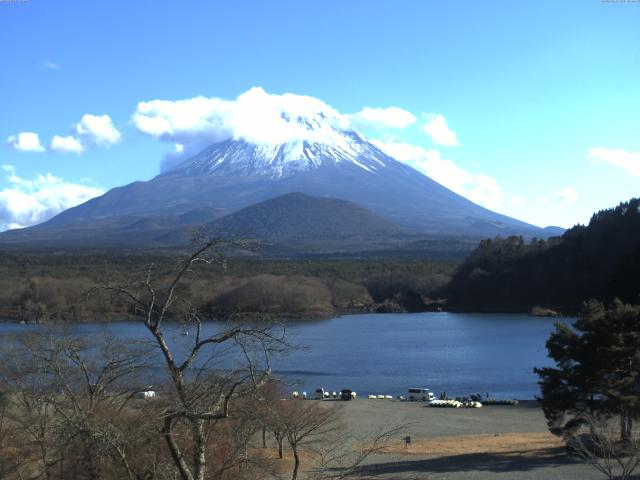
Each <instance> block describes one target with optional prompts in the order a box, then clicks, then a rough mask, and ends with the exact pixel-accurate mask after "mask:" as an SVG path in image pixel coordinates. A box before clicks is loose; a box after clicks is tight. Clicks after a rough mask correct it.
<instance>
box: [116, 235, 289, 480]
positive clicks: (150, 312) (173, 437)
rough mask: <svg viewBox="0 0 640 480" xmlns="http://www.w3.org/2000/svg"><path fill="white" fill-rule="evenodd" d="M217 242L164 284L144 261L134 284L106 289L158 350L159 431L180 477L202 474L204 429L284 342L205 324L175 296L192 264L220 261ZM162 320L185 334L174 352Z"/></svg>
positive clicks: (265, 374) (255, 330)
mask: <svg viewBox="0 0 640 480" xmlns="http://www.w3.org/2000/svg"><path fill="white" fill-rule="evenodd" d="M224 246H226V243H225V242H222V241H218V240H212V241H208V242H207V243H205V244H204V245H202V246H201V247H200V248H198V249H197V250H196V251H195V252H194V253H193V254H191V255H190V256H189V257H188V258H187V259H186V260H184V261H183V262H182V263H181V264H180V265H178V267H177V268H176V270H175V271H174V272H173V274H172V275H171V276H170V277H169V280H168V282H164V283H163V282H161V281H158V282H156V281H155V278H154V274H155V269H154V266H153V265H150V266H149V269H148V271H147V275H146V278H145V279H144V280H143V281H142V282H140V283H139V284H137V285H131V286H117V287H114V286H111V287H109V290H111V291H113V292H115V293H117V294H119V295H122V296H124V297H126V298H127V299H128V300H129V301H130V302H131V304H132V307H133V308H134V310H135V312H136V313H137V314H138V315H139V316H140V318H141V319H142V321H143V323H144V326H145V327H146V329H147V330H148V331H149V333H150V334H151V336H152V338H153V340H154V342H155V345H156V346H157V348H158V349H159V351H160V353H161V357H162V361H163V362H164V368H165V369H166V371H167V373H168V379H167V391H166V392H163V393H164V394H165V395H166V398H165V400H164V401H163V402H164V405H165V406H164V411H163V413H162V428H161V432H162V435H163V437H164V439H165V441H166V444H167V447H168V449H169V452H170V454H171V458H172V459H173V462H174V464H175V466H176V468H177V471H178V474H179V477H180V478H181V479H182V480H204V479H205V477H206V476H207V456H208V447H209V445H208V432H209V431H210V430H211V428H212V426H213V425H215V424H216V423H217V422H219V421H222V420H225V419H228V418H229V417H230V415H231V413H232V410H233V404H234V402H236V401H238V400H239V399H241V398H243V397H248V396H250V395H252V393H253V392H254V391H255V390H256V388H258V387H259V386H260V385H262V384H263V383H265V382H266V381H267V380H268V379H269V378H270V375H271V369H270V367H269V356H270V355H272V354H274V353H276V352H281V351H282V350H283V349H284V348H285V342H284V337H283V335H282V334H277V335H276V334H274V330H273V329H272V328H271V327H269V326H266V327H265V326H252V325H241V324H227V325H225V326H224V327H223V328H219V326H213V327H212V328H211V329H210V328H205V326H204V325H203V321H202V318H201V316H200V313H199V312H198V310H197V309H196V308H195V307H194V306H193V305H191V304H190V303H189V302H188V301H186V300H185V299H183V298H182V297H181V296H180V295H179V289H180V284H181V281H182V280H183V279H184V278H185V276H186V275H188V274H192V273H194V272H195V269H196V268H198V266H199V265H203V264H204V265H211V264H223V263H224V258H223V257H222V256H221V255H219V249H220V248H221V247H224ZM168 322H180V323H181V324H182V325H183V326H184V328H185V329H188V330H185V331H186V332H189V333H191V332H192V335H189V339H190V340H189V345H188V346H187V347H186V349H184V350H183V351H182V352H181V353H180V354H179V353H177V352H176V351H174V350H175V349H173V348H172V344H171V342H170V339H169V338H168V335H167V330H168V329H167V323H168Z"/></svg>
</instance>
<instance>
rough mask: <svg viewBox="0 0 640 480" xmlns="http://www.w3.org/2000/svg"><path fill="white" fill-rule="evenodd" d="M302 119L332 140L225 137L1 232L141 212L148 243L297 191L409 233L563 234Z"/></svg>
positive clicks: (114, 220) (111, 220) (114, 221)
mask: <svg viewBox="0 0 640 480" xmlns="http://www.w3.org/2000/svg"><path fill="white" fill-rule="evenodd" d="M295 121H297V122H298V123H300V125H302V128H305V129H307V130H308V132H310V135H311V134H313V135H316V134H317V135H319V136H318V138H322V139H326V143H323V142H321V141H311V140H309V139H308V138H307V139H304V140H300V139H299V140H293V141H291V142H287V143H283V144H256V143H251V142H247V141H245V140H242V139H238V138H235V139H229V140H224V141H222V142H217V143H215V144H212V145H210V146H209V147H207V148H205V149H203V150H202V151H201V152H200V153H198V154H197V155H195V156H193V157H191V158H189V159H186V160H184V161H183V162H182V163H180V164H178V165H177V166H176V167H175V168H173V169H171V170H169V171H167V172H163V173H161V174H159V175H157V176H156V177H154V178H152V179H151V180H149V181H138V182H133V183H131V184H129V185H125V186H121V187H116V188H114V189H112V190H109V191H108V192H107V193H105V194H104V195H102V196H100V197H96V198H93V199H91V200H89V201H87V202H85V203H84V204H81V205H78V206H76V207H73V208H70V209H68V210H66V211H64V212H61V213H60V214H58V215H57V216H55V217H54V218H52V219H50V220H49V221H47V222H44V223H42V224H40V225H37V226H34V227H30V228H27V229H24V230H23V231H22V232H21V233H20V234H15V233H14V234H10V233H9V234H8V233H5V234H1V235H0V244H1V243H3V242H5V241H6V240H7V239H10V238H17V237H22V238H24V239H25V240H26V239H28V237H31V239H32V240H33V241H35V239H36V238H41V239H46V237H47V232H50V233H51V234H52V235H53V236H56V238H57V239H58V240H57V241H58V243H63V240H64V232H63V231H64V230H65V229H67V230H69V229H75V230H82V229H83V228H85V229H87V230H88V231H87V232H86V235H85V238H86V239H87V242H91V238H90V237H91V232H90V230H91V229H92V228H93V229H95V230H96V234H98V233H99V234H100V235H107V236H111V237H113V241H114V242H115V244H117V243H118V239H117V235H118V232H117V231H118V229H121V228H122V227H123V225H124V224H125V223H127V222H129V219H132V218H136V217H138V219H139V220H140V219H142V218H146V219H147V220H146V221H141V222H139V223H138V224H137V226H138V228H139V229H140V232H139V233H140V235H139V239H140V241H141V242H143V243H144V242H147V241H149V238H150V235H152V234H153V233H154V232H153V229H154V228H155V227H154V226H153V224H154V223H159V224H163V223H164V224H167V223H170V222H173V221H176V222H178V224H179V225H183V224H185V223H184V222H183V221H182V220H180V218H182V216H187V217H193V222H194V224H195V223H198V224H200V225H203V224H208V223H211V222H213V221H215V220H216V219H219V218H223V217H225V216H227V215H230V214H233V213H234V212H237V211H240V210H242V209H244V208H246V207H249V206H251V205H256V204H259V203H261V202H264V201H267V200H269V199H273V198H277V197H280V196H282V195H286V194H290V193H293V192H300V193H302V194H305V195H308V196H312V197H318V198H331V199H341V200H344V201H347V202H351V203H353V204H356V205H358V206H359V207H362V208H364V209H366V210H368V211H370V212H372V213H373V214H375V215H377V216H379V217H380V218H384V219H386V221H388V222H391V223H392V224H394V225H396V226H397V227H398V228H400V229H403V230H404V231H406V232H412V233H416V234H419V235H423V236H424V235H427V236H431V237H434V238H435V237H443V238H444V237H467V238H476V239H478V240H479V239H481V238H485V237H494V236H496V235H502V236H507V235H523V236H525V237H527V238H531V237H539V238H546V237H548V236H550V235H553V234H555V233H556V232H555V231H549V230H545V229H542V228H539V227H536V226H533V225H530V224H527V223H525V222H522V221H519V220H516V219H513V218H510V217H507V216H505V215H502V214H499V213H496V212H492V211H490V210H488V209H486V208H484V207H481V206H479V205H476V204H474V203H473V202H471V201H470V200H468V199H466V198H464V197H462V196H460V195H458V194H457V193H454V192H452V191H451V190H449V189H447V188H445V187H444V186H442V185H440V184H438V183H437V182H435V181H433V180H432V179H430V178H429V177H427V176H425V175H423V174H422V173H420V172H418V171H417V170H415V169H413V168H412V167H410V166H408V165H406V164H405V163H402V162H399V161H398V160H396V159H394V158H392V157H391V156H389V155H387V154H386V153H384V152H383V151H381V150H380V149H379V148H378V147H377V146H375V145H374V144H373V143H371V142H369V141H368V140H367V139H366V138H365V137H363V136H362V135H360V134H358V133H357V132H355V131H352V130H341V129H340V128H338V127H336V126H335V125H333V124H332V123H330V122H328V121H327V122H325V120H324V119H323V117H322V116H321V115H320V116H318V117H314V118H312V119H305V118H303V117H299V118H296V119H295ZM323 122H324V123H323ZM320 134H321V135H320ZM195 212H200V213H199V214H196V213H195ZM176 219H178V220H176ZM131 223H133V222H129V224H131ZM187 224H188V223H187ZM97 225H100V229H98V228H96V226H97ZM109 225H111V226H112V227H113V228H111V230H109V228H110V227H109ZM343 226H344V227H345V228H346V226H347V225H346V224H344V225H343ZM132 228H134V227H132ZM283 228H284V226H283ZM32 232H37V235H34V234H33V233H32ZM54 234H55V235H54ZM122 243H123V244H129V243H130V239H124V238H123V239H122ZM141 246H144V245H143V244H142V245H141Z"/></svg>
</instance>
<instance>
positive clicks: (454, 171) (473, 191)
mask: <svg viewBox="0 0 640 480" xmlns="http://www.w3.org/2000/svg"><path fill="white" fill-rule="evenodd" d="M373 143H374V144H375V145H376V146H377V147H378V148H380V149H381V150H382V151H384V152H385V153H387V154H388V155H390V156H392V157H393V158H395V159H396V160H399V161H401V162H404V163H406V164H408V165H410V166H411V167H413V168H415V169H416V170H418V171H420V172H422V173H424V174H425V175H427V176H428V177H430V178H431V179H433V180H435V181H436V182H438V183H440V184H441V185H444V186H445V187H447V188H448V189H450V190H453V191H454V192H456V193H458V194H460V195H462V196H464V197H466V198H468V199H470V200H471V201H473V202H475V203H478V204H480V205H482V206H484V207H487V208H491V209H495V208H498V207H499V206H500V205H501V204H502V202H503V199H504V193H503V192H502V188H501V187H500V185H499V184H498V182H497V181H496V180H495V179H494V178H492V177H490V176H488V175H484V174H482V173H470V172H467V171H466V170H464V169H462V168H460V167H459V166H458V165H456V164H455V163H454V162H452V161H451V160H447V159H444V158H442V155H441V154H440V152H439V151H437V150H426V149H424V148H422V147H419V146H417V145H410V144H407V143H399V142H394V143H385V142H381V141H377V140H373Z"/></svg>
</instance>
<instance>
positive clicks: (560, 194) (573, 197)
mask: <svg viewBox="0 0 640 480" xmlns="http://www.w3.org/2000/svg"><path fill="white" fill-rule="evenodd" d="M553 196H554V198H557V199H559V200H562V201H564V202H567V203H575V202H576V201H577V200H578V192H576V190H575V189H574V188H573V187H569V186H566V187H563V188H561V189H560V190H556V191H555V192H554V193H553Z"/></svg>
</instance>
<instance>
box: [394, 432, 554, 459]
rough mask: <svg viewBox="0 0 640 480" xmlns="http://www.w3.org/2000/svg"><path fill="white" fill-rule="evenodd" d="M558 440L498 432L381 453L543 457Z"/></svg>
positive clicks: (437, 439) (436, 439) (413, 441)
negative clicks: (485, 454) (488, 454)
mask: <svg viewBox="0 0 640 480" xmlns="http://www.w3.org/2000/svg"><path fill="white" fill-rule="evenodd" d="M563 446H564V444H563V442H562V439H560V438H558V437H555V436H554V435H551V434H550V433H548V432H532V433H501V434H483V435H460V436H453V437H434V438H428V439H422V438H412V439H411V445H408V446H405V444H404V441H396V442H395V443H394V444H393V445H390V446H388V447H386V448H385V449H384V450H383V451H382V452H381V453H387V454H409V455H424V456H429V457H448V456H454V455H465V454H479V453H494V454H496V453H497V454H517V455H531V456H543V455H549V454H552V452H553V451H554V450H557V449H558V448H561V447H563Z"/></svg>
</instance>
